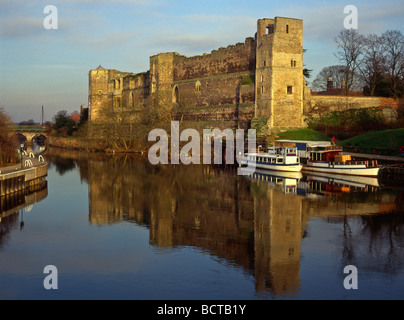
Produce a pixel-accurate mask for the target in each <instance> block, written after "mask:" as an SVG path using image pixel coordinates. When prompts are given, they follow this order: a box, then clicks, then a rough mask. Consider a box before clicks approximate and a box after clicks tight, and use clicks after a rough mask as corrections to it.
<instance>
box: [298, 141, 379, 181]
mask: <svg viewBox="0 0 404 320" xmlns="http://www.w3.org/2000/svg"><path fill="white" fill-rule="evenodd" d="M308 152H309V158H308V160H307V164H305V165H304V166H303V171H308V172H324V173H334V174H342V175H356V176H366V177H377V176H378V174H379V170H380V167H379V166H378V165H377V161H376V160H370V161H352V159H351V155H350V154H347V153H345V152H343V149H342V146H337V145H318V146H312V147H309V148H308Z"/></svg>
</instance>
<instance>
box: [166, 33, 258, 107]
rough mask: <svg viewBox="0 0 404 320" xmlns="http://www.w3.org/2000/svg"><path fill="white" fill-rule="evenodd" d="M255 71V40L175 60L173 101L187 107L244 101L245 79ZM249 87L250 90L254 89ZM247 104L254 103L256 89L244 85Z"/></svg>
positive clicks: (248, 39) (179, 57)
mask: <svg viewBox="0 0 404 320" xmlns="http://www.w3.org/2000/svg"><path fill="white" fill-rule="evenodd" d="M254 71H255V41H254V39H253V38H247V39H246V41H245V43H238V44H236V45H235V46H229V47H227V48H220V49H219V50H214V51H212V52H211V53H210V54H204V55H202V56H195V57H191V58H187V57H184V56H180V55H176V56H175V60H174V70H173V72H174V74H173V76H174V82H173V90H174V91H176V93H175V92H173V96H174V97H173V98H174V99H173V100H174V102H176V103H178V104H180V105H181V106H183V107H185V108H186V107H194V106H214V105H226V104H234V105H236V104H237V103H239V102H240V97H241V82H242V79H243V78H248V77H253V75H254ZM251 89H252V88H251V87H248V90H251ZM243 90H244V91H243V94H242V100H243V102H244V103H253V102H254V93H253V91H248V90H247V92H246V89H245V88H243Z"/></svg>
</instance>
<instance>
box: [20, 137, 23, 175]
mask: <svg viewBox="0 0 404 320" xmlns="http://www.w3.org/2000/svg"><path fill="white" fill-rule="evenodd" d="M23 152H24V144H23V143H21V144H20V154H21V169H22V153H23Z"/></svg>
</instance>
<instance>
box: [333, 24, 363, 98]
mask: <svg viewBox="0 0 404 320" xmlns="http://www.w3.org/2000/svg"><path fill="white" fill-rule="evenodd" d="M334 40H335V42H336V44H337V48H338V50H337V52H336V53H335V56H336V58H337V59H338V61H339V62H340V63H341V64H342V65H344V66H345V70H344V87H343V90H344V94H345V95H348V94H349V92H350V91H351V90H352V87H353V85H354V83H355V80H356V79H355V77H357V72H358V69H359V66H360V64H361V62H362V58H363V55H362V51H363V48H364V46H365V37H364V36H362V35H360V34H358V33H357V31H356V30H355V29H345V30H343V31H341V32H340V33H339V34H338V36H337V37H335V38H334Z"/></svg>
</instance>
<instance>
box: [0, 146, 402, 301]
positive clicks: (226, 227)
mask: <svg viewBox="0 0 404 320" xmlns="http://www.w3.org/2000/svg"><path fill="white" fill-rule="evenodd" d="M47 159H48V161H49V172H48V177H47V185H45V186H40V187H38V188H37V189H35V190H29V192H26V193H24V194H19V195H18V196H16V197H15V198H14V199H9V198H8V199H2V203H1V204H2V207H1V209H2V211H3V212H2V216H1V221H0V228H1V229H0V232H1V233H0V283H1V286H0V299H141V300H165V299H174V300H194V299H198V300H205V299H207V300H240V299H242V300H272V299H403V298H404V186H399V185H395V186H394V185H384V184H381V183H380V181H378V180H377V179H372V180H367V181H340V180H338V177H334V178H333V179H329V178H328V177H314V176H306V175H301V174H299V175H292V176H289V177H276V176H274V175H270V174H268V173H265V172H256V173H255V175H254V176H252V177H245V176H239V175H237V172H236V171H235V170H234V169H232V168H220V167H213V166H205V165H190V166H185V165H178V166H170V165H165V166H152V165H150V164H149V163H148V161H147V159H143V158H141V157H112V156H105V155H100V154H86V153H79V152H77V153H73V152H65V151H61V150H52V151H51V152H50V153H49V154H48V156H47ZM48 265H52V266H54V267H55V268H56V269H57V273H56V272H55V271H54V272H49V271H48V272H47V273H44V268H45V266H48ZM348 265H350V266H354V267H355V268H356V270H357V273H356V275H357V277H356V278H355V273H351V272H348V271H346V270H345V271H346V272H345V273H344V268H345V267H346V266H348ZM351 270H352V269H351ZM353 270H354V269H353ZM48 276H49V277H50V276H52V277H56V278H52V279H53V280H52V283H53V285H57V289H50V290H47V289H45V286H44V283H45V282H46V281H48V283H50V281H49V277H48ZM54 279H57V282H56V280H54ZM344 283H345V286H347V283H348V287H349V285H351V287H352V286H354V284H357V289H355V286H354V288H351V289H346V288H345V286H344Z"/></svg>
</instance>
